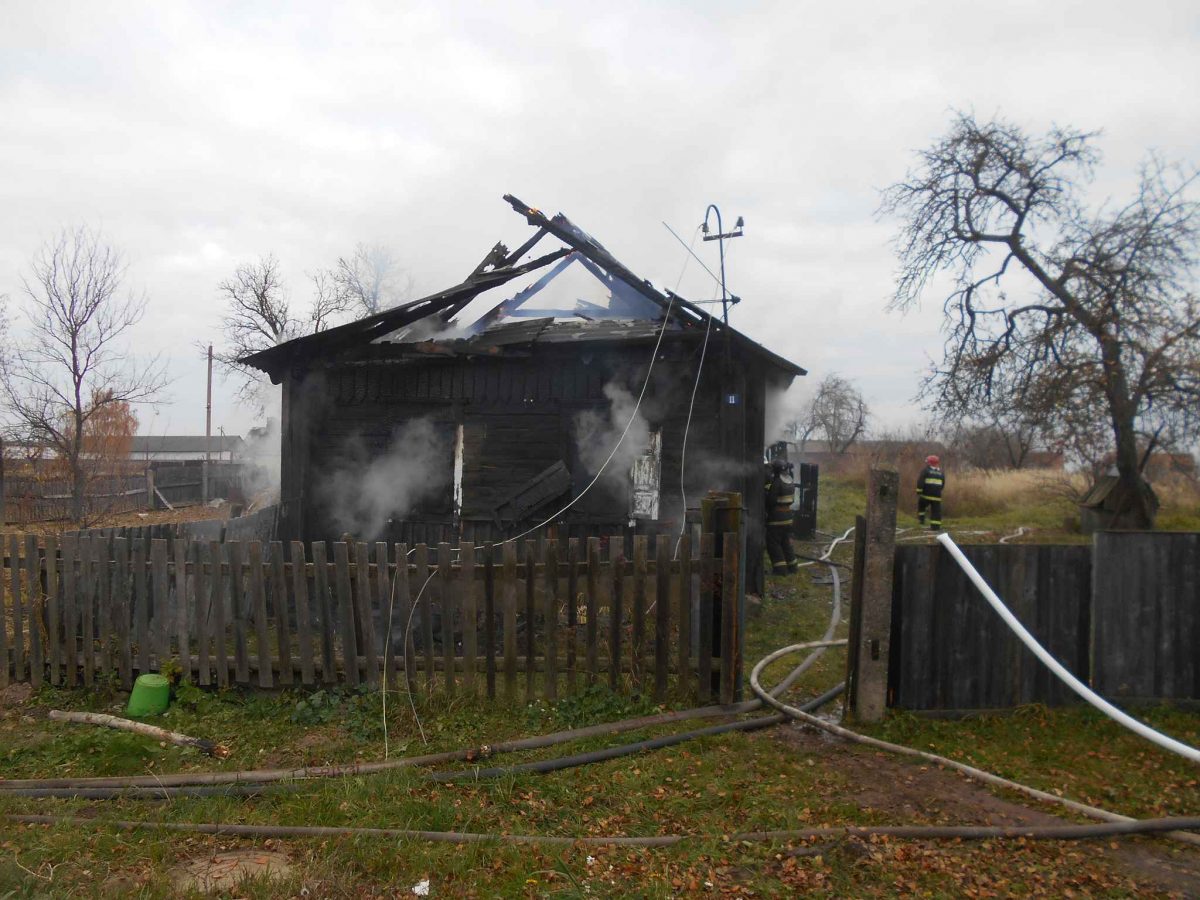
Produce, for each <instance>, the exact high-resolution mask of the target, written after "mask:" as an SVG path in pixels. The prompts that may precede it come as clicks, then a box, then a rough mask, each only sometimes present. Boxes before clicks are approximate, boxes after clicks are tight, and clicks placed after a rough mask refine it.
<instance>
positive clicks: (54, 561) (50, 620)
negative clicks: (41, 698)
mask: <svg viewBox="0 0 1200 900" xmlns="http://www.w3.org/2000/svg"><path fill="white" fill-rule="evenodd" d="M58 571H59V565H58V537H57V536H56V535H53V534H48V535H46V645H47V647H48V648H49V650H50V683H51V684H61V683H62V672H61V667H62V637H61V634H62V630H61V626H62V614H61V610H60V597H61V593H60V591H59V587H58ZM3 622H4V615H3V610H0V628H3V627H4V625H3ZM0 660H2V663H0V665H3V666H4V668H6V669H7V668H8V659H7V657H0Z"/></svg>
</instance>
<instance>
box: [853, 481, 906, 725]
mask: <svg viewBox="0 0 1200 900" xmlns="http://www.w3.org/2000/svg"><path fill="white" fill-rule="evenodd" d="M899 488H900V477H899V475H898V474H897V473H896V471H895V470H894V469H871V474H870V478H869V480H868V483H867V515H866V521H865V528H864V529H863V530H864V534H863V535H862V537H861V539H860V540H858V541H857V542H856V545H855V557H856V558H855V561H854V572H855V576H856V581H857V582H859V584H861V587H859V586H858V585H856V586H855V592H854V599H853V602H852V605H851V618H850V633H851V635H852V636H853V643H852V647H851V652H850V653H849V654H848V657H847V660H848V661H847V668H848V671H847V673H846V678H847V685H848V691H847V705H846V716H847V718H848V719H853V720H855V721H858V722H878V721H880V720H882V719H883V714H884V711H885V710H886V708H887V679H888V650H889V643H890V638H891V629H892V568H893V566H894V564H895V550H896V501H897V498H898V494H899ZM860 551H861V552H860Z"/></svg>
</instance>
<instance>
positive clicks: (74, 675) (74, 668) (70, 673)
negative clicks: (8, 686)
mask: <svg viewBox="0 0 1200 900" xmlns="http://www.w3.org/2000/svg"><path fill="white" fill-rule="evenodd" d="M78 560H79V538H78V537H75V536H73V535H72V536H66V535H64V536H63V538H62V646H63V681H62V683H63V684H64V685H66V686H67V687H74V686H75V684H76V683H77V682H78V666H79V644H78V641H77V640H76V633H77V629H78V628H79V617H78V613H77V610H78V608H79V606H78V601H77V596H78V595H77V592H78V590H79V584H80V581H79V579H78V578H77V577H76V573H75V567H76V565H77V564H78ZM3 619H4V606H3V604H2V603H0V621H3ZM0 630H2V629H0ZM0 660H4V663H3V665H0V678H3V677H7V675H8V651H7V650H6V649H5V642H4V640H3V639H0ZM2 686H3V682H2V681H0V687H2Z"/></svg>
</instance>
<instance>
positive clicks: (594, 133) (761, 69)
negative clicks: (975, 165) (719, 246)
mask: <svg viewBox="0 0 1200 900" xmlns="http://www.w3.org/2000/svg"><path fill="white" fill-rule="evenodd" d="M1198 85H1200V5H1198V4H1196V3H1195V2H1194V0H1191V2H1154V0H1149V2H1147V0H1143V2H1138V3H1131V2H1096V0H1088V2H1054V0H1041V2H1020V0H1012V2H1008V3H1005V4H999V5H997V4H968V3H962V2H961V0H959V2H920V3H905V2H895V0H893V2H888V3H865V2H859V3H847V4H831V3H804V2H795V0H792V2H780V3H753V2H747V3H729V2H690V3H666V2H646V0H642V2H639V3H623V2H607V3H603V4H597V3H586V4H584V3H570V2H559V3H555V4H545V5H544V8H539V7H538V6H534V5H530V4H524V3H519V2H506V3H502V4H486V6H485V5H484V4H467V3H461V4H460V3H455V2H447V0H440V2H436V3H428V4H426V3H407V2H389V3H375V4H371V3H348V2H339V3H329V2H324V3H288V4H282V3H280V4H266V3H250V2H237V3H216V2H205V3H194V4H188V3H164V2H155V3H146V4H136V3H130V2H123V3H103V2H94V0H92V2H80V3H62V2H53V0H46V2H39V3H30V2H17V0H0V294H4V293H7V294H9V295H10V296H11V299H12V301H13V302H14V303H16V304H19V301H20V299H21V293H22V292H21V287H20V274H21V272H22V271H23V270H25V268H26V266H27V262H28V259H29V257H30V256H31V255H32V254H33V253H34V252H35V251H36V250H37V248H38V247H39V246H40V245H41V244H42V243H43V242H44V241H45V239H46V238H47V237H48V236H50V235H51V234H52V233H53V232H54V231H55V230H56V229H58V228H60V227H62V226H63V225H68V224H74V223H87V224H89V225H92V226H95V227H98V228H100V229H102V230H103V232H104V234H105V236H106V237H107V239H108V240H109V241H111V242H112V243H114V244H116V245H117V246H119V247H121V248H122V249H123V250H124V252H125V253H126V255H127V258H128V261H129V277H128V282H129V286H130V287H132V288H134V289H135V290H137V291H144V292H145V293H146V294H147V295H148V297H149V310H148V314H147V316H146V318H145V320H144V321H143V322H142V324H141V325H139V326H138V329H137V333H136V340H135V342H134V344H135V345H134V349H135V351H137V352H140V353H147V352H154V351H158V352H161V353H162V354H163V355H164V357H165V359H166V361H167V363H168V365H169V368H170V372H171V374H172V376H173V377H174V378H175V381H174V383H173V384H172V386H171V388H170V398H169V402H166V403H164V404H162V405H161V406H159V407H158V409H157V411H155V410H153V409H150V408H143V409H142V410H140V411H139V416H140V418H141V421H142V430H143V431H144V432H153V433H159V434H162V433H202V432H203V427H204V365H203V360H202V359H201V357H200V355H199V353H198V352H197V351H196V350H195V348H194V343H195V342H197V341H201V342H203V341H208V340H212V341H214V342H219V340H220V334H219V321H220V318H221V315H222V306H221V302H220V298H219V297H218V295H217V290H216V286H217V284H218V282H220V281H221V280H222V279H223V278H225V277H227V276H228V275H229V274H231V273H232V271H233V269H234V267H235V266H236V265H237V264H238V263H240V262H245V261H250V260H253V259H255V258H256V257H258V256H259V255H262V254H266V253H274V254H276V255H277V256H278V258H279V260H280V262H281V264H282V266H283V269H284V272H285V274H286V276H287V279H288V282H289V285H290V287H291V293H292V296H293V299H294V301H295V302H297V303H303V302H305V301H306V300H307V298H308V287H307V284H306V281H305V273H307V272H311V271H313V270H315V269H317V268H320V267H324V266H329V265H331V264H332V263H333V262H334V260H335V259H336V258H337V257H338V256H339V255H343V254H348V253H349V252H350V251H351V250H352V248H353V247H354V245H355V244H356V243H357V242H360V241H363V242H368V243H382V244H385V245H387V246H388V247H390V248H392V250H393V252H394V253H395V255H396V256H397V257H398V258H399V259H400V260H401V261H402V263H403V264H404V265H405V266H406V268H407V269H408V271H409V273H410V274H411V276H412V278H413V280H414V282H415V285H416V289H417V291H418V293H427V292H431V291H433V290H436V289H439V288H442V287H446V286H448V285H450V284H453V283H457V282H458V281H460V280H461V279H462V277H463V276H465V275H466V274H467V273H468V272H469V271H470V270H471V269H472V268H473V267H474V266H475V264H476V263H477V262H478V261H479V259H480V258H482V256H483V255H484V253H485V252H486V251H487V250H488V249H489V248H490V247H491V246H492V244H493V243H495V242H496V241H497V240H500V239H503V240H506V241H507V242H508V243H509V245H510V246H515V245H516V243H519V242H520V241H521V240H522V239H523V238H524V236H525V235H526V234H527V233H528V230H527V227H526V226H525V224H524V222H523V220H521V219H520V218H518V217H517V216H516V215H515V214H513V212H512V211H511V210H510V209H509V207H508V206H507V205H506V204H505V203H504V202H503V201H502V200H501V195H502V194H503V193H505V192H511V193H514V194H516V195H517V196H518V197H520V198H521V199H523V200H525V201H526V202H528V203H530V204H531V205H534V206H537V207H539V208H542V209H544V210H546V211H548V212H555V211H562V212H565V213H566V214H567V215H568V216H570V217H571V218H572V219H573V220H574V221H575V222H576V223H577V224H579V225H580V226H581V227H583V228H584V229H586V230H587V231H589V232H590V233H592V234H593V235H594V236H596V237H597V238H598V239H599V240H600V241H601V242H603V243H604V244H605V245H606V246H607V247H608V248H609V249H610V250H611V251H613V253H615V254H616V255H617V257H618V258H620V259H621V260H622V261H624V262H625V263H626V264H627V265H629V266H630V267H631V268H632V269H634V271H636V272H638V273H639V274H641V275H643V276H645V277H648V278H650V279H651V280H652V281H654V282H655V283H656V284H658V285H666V286H673V285H674V284H675V282H676V279H677V278H678V277H679V272H680V270H681V268H682V265H683V261H684V251H683V249H682V248H681V247H680V246H679V244H678V243H676V241H675V239H674V238H672V237H671V235H670V234H669V233H668V232H667V231H666V230H665V229H664V228H663V226H662V224H661V222H662V221H664V220H665V221H667V222H669V223H670V224H671V225H672V226H673V227H674V228H675V229H676V230H677V231H679V232H680V233H681V234H682V235H683V236H684V238H685V239H689V240H690V239H691V237H692V235H693V234H694V232H695V229H696V226H697V225H698V224H699V222H700V221H701V219H702V218H703V216H704V211H705V207H706V206H707V205H708V204H709V203H716V204H718V205H719V206H720V208H721V211H722V213H723V215H724V217H725V219H726V222H727V223H729V222H732V221H733V220H734V219H735V218H736V217H737V216H738V215H741V216H744V217H745V220H746V229H745V231H746V233H745V237H743V238H740V239H738V240H737V241H734V242H732V243H730V244H729V245H727V246H728V247H729V257H728V259H727V269H728V281H729V284H730V287H731V288H732V290H734V291H735V292H736V293H738V294H740V295H741V296H742V297H743V298H744V302H743V303H742V304H741V305H740V306H739V307H737V308H736V309H735V310H734V312H733V315H732V322H733V324H734V325H735V326H736V327H738V328H740V329H741V330H743V331H745V332H746V333H747V334H749V335H750V336H751V337H753V338H755V339H756V340H758V341H760V342H762V343H764V344H766V345H767V346H768V347H770V348H771V349H772V350H774V351H776V352H778V353H781V354H783V355H784V356H787V357H788V358H790V359H792V360H794V361H795V362H797V363H799V364H800V365H802V366H804V367H806V368H808V369H809V371H810V373H811V374H810V378H809V381H811V382H815V381H816V380H817V379H819V378H820V377H821V376H823V375H825V374H827V373H829V372H831V371H837V372H840V373H842V374H844V375H846V376H849V377H850V378H852V379H854V380H856V381H857V382H858V383H859V384H860V385H861V387H862V389H863V391H864V393H865V394H866V396H867V398H868V400H869V401H870V402H871V403H872V406H873V407H874V409H875V410H877V412H878V414H879V418H880V419H881V420H882V421H883V422H885V423H889V424H899V423H902V422H905V421H909V420H913V419H915V418H918V417H919V416H920V412H919V410H918V409H917V408H916V407H915V406H913V405H912V403H911V399H912V397H913V395H914V394H915V392H916V388H917V384H918V381H919V377H920V374H921V372H922V370H923V369H924V368H925V366H926V365H927V362H928V359H929V358H930V357H931V356H937V355H939V354H940V348H941V338H940V335H939V327H940V324H941V311H940V310H941V307H940V298H939V297H937V296H930V297H929V298H928V300H927V302H926V303H925V306H924V308H923V310H921V311H920V312H918V313H915V314H910V315H908V316H904V317H902V316H898V315H895V314H890V313H886V312H885V305H886V302H887V299H888V297H889V295H890V291H891V285H892V274H893V271H894V257H893V255H892V251H891V248H890V244H889V241H890V238H891V236H892V234H893V233H894V231H895V223H892V222H887V221H880V220H878V219H877V218H876V216H875V210H876V208H877V206H878V202H879V190H880V189H881V188H883V187H885V186H886V185H888V184H890V183H892V182H894V181H896V180H897V179H899V178H901V177H902V176H903V175H904V173H905V170H906V169H907V168H908V167H909V166H910V164H911V162H912V160H913V153H914V151H915V150H917V149H919V148H921V147H924V146H926V145H928V144H929V143H931V142H932V141H933V140H934V139H935V138H936V137H937V136H939V135H940V134H942V133H943V132H944V131H945V130H946V128H947V125H948V121H949V115H950V112H951V110H953V109H973V110H975V111H976V112H977V113H978V114H980V115H982V116H990V115H992V114H996V113H999V114H1001V115H1003V116H1006V117H1008V118H1010V119H1012V120H1014V121H1016V122H1017V123H1019V124H1021V125H1023V126H1025V127H1027V128H1029V129H1032V130H1041V129H1044V128H1046V127H1047V126H1048V125H1049V124H1051V123H1052V122H1056V123H1060V124H1069V125H1073V126H1076V127H1079V128H1082V129H1103V132H1104V134H1103V138H1102V140H1101V143H1100V146H1101V148H1102V150H1103V151H1104V154H1105V160H1104V165H1103V169H1102V172H1101V177H1100V178H1099V179H1098V180H1097V182H1096V188H1095V189H1096V191H1097V196H1098V197H1102V196H1107V195H1109V194H1112V195H1116V196H1119V195H1121V194H1123V193H1124V192H1125V191H1127V190H1128V188H1129V185H1130V183H1131V181H1132V179H1133V177H1134V175H1135V173H1136V167H1137V165H1138V163H1139V161H1140V160H1141V159H1142V158H1143V157H1144V155H1145V152H1146V150H1147V149H1148V148H1154V149H1156V150H1158V151H1160V152H1161V153H1162V154H1163V155H1164V156H1165V157H1167V158H1168V159H1174V160H1179V161H1184V162H1187V163H1190V164H1193V165H1195V164H1197V163H1200V118H1198V115H1197V114H1198V113H1200V109H1198V103H1197V86H1198ZM697 248H698V252H699V253H701V254H702V255H703V256H704V258H705V259H706V260H707V261H708V263H709V265H710V266H711V267H712V268H713V269H716V267H717V266H716V245H715V244H701V243H699V242H697ZM680 290H681V292H682V293H683V294H684V295H685V296H688V297H690V298H693V299H698V300H699V299H709V298H711V296H712V292H713V284H712V282H711V281H709V280H708V277H707V276H706V275H704V273H703V272H702V271H701V270H700V269H699V267H698V266H696V265H694V264H693V265H692V266H691V267H690V268H689V269H688V271H687V272H686V273H685V276H684V278H683V281H682V285H681V288H680ZM231 394H232V390H231V388H230V387H229V386H223V385H221V384H220V383H219V382H218V384H217V389H216V396H215V398H214V415H213V422H214V430H215V429H216V427H217V426H218V425H222V426H224V427H225V429H226V431H227V432H230V433H234V432H237V433H242V432H244V431H245V430H246V429H247V428H248V427H249V426H250V425H252V424H254V421H253V416H252V414H251V411H249V410H247V409H244V408H239V407H237V406H236V405H235V404H233V402H232V400H231Z"/></svg>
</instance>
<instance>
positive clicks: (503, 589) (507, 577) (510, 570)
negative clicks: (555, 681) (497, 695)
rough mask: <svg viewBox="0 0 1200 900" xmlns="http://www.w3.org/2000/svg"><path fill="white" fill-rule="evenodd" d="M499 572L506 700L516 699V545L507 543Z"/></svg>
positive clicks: (510, 542)
mask: <svg viewBox="0 0 1200 900" xmlns="http://www.w3.org/2000/svg"><path fill="white" fill-rule="evenodd" d="M502 552H503V555H504V562H503V567H502V569H501V572H500V603H501V605H502V606H503V611H504V626H503V638H504V692H505V695H506V696H507V697H508V699H509V700H510V701H511V700H515V699H516V697H517V545H516V544H515V543H514V542H512V541H507V542H505V544H504V549H503V551H502Z"/></svg>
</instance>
